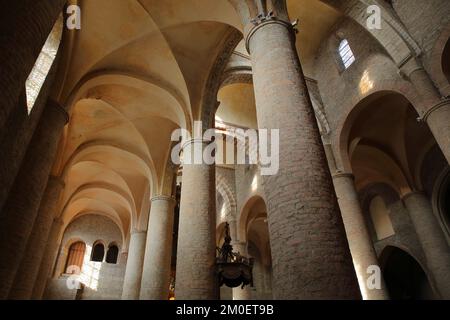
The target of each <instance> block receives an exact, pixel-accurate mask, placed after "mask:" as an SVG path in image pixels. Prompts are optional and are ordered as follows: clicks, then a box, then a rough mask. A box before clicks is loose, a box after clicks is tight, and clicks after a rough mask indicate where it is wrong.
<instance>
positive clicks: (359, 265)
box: [333, 173, 389, 300]
mask: <svg viewBox="0 0 450 320" xmlns="http://www.w3.org/2000/svg"><path fill="white" fill-rule="evenodd" d="M333 182H334V187H335V190H336V195H337V198H338V203H339V207H340V209H341V214H342V219H343V220H344V226H345V231H346V233H347V239H348V242H349V246H350V252H351V254H352V258H353V265H354V267H355V270H356V276H357V277H358V282H359V287H360V289H361V294H362V296H363V298H364V299H365V300H385V299H389V294H388V292H387V290H386V285H385V283H384V279H383V277H381V287H380V289H373V288H369V287H368V286H367V283H368V280H369V278H371V276H372V274H373V273H372V272H373V271H371V270H370V269H368V268H369V267H370V266H376V267H378V268H379V263H378V258H377V254H376V252H375V249H374V247H373V242H372V239H371V237H370V233H369V230H368V229H367V225H366V221H365V219H364V215H363V212H362V210H361V205H360V203H359V199H358V194H357V192H356V189H355V184H354V177H353V175H352V174H348V173H337V174H334V175H333ZM368 271H369V273H368ZM369 282H370V281H369Z"/></svg>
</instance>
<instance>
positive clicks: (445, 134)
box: [401, 59, 450, 163]
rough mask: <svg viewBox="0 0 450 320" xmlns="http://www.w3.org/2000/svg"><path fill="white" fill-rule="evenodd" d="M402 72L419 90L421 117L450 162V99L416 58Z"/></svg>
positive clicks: (403, 67) (404, 66)
mask: <svg viewBox="0 0 450 320" xmlns="http://www.w3.org/2000/svg"><path fill="white" fill-rule="evenodd" d="M401 72H402V74H403V75H405V76H406V77H407V78H408V79H409V80H410V81H411V83H412V84H413V85H414V87H415V88H416V90H417V93H418V94H419V96H420V97H421V100H422V101H421V102H422V105H421V106H416V108H418V110H419V114H420V116H421V117H420V119H421V120H422V121H424V122H426V123H427V124H428V126H429V128H430V130H431V132H432V133H433V136H434V138H435V139H436V142H437V143H438V145H439V147H440V148H441V150H442V153H443V154H444V156H445V158H446V159H447V161H448V163H450V99H448V98H447V99H445V98H443V97H441V94H440V93H439V90H438V89H437V88H436V87H435V85H434V84H433V81H432V80H431V79H430V77H429V75H428V73H427V72H426V71H425V69H424V68H423V66H422V65H421V64H420V62H418V61H417V60H416V59H410V60H409V61H408V62H407V63H406V64H405V65H403V66H402V68H401Z"/></svg>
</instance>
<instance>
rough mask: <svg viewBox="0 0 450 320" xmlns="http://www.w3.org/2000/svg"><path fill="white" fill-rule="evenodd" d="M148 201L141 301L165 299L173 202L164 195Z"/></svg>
mask: <svg viewBox="0 0 450 320" xmlns="http://www.w3.org/2000/svg"><path fill="white" fill-rule="evenodd" d="M151 202H152V204H151V208H150V217H149V220H148V229H147V244H146V245H145V258H144V271H143V273H142V282H141V295H140V298H141V300H167V299H168V298H169V285H170V271H171V270H170V267H171V258H172V239H173V219H174V207H175V203H176V202H175V199H174V198H172V197H167V196H157V197H154V198H152V200H151ZM192 231H193V232H195V231H194V230H192Z"/></svg>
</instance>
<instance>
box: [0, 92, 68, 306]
mask: <svg viewBox="0 0 450 320" xmlns="http://www.w3.org/2000/svg"><path fill="white" fill-rule="evenodd" d="M68 119H69V118H68V115H67V113H66V111H65V110H64V109H63V108H62V107H61V106H60V105H58V104H57V103H56V102H54V101H51V100H49V101H48V102H47V105H46V106H45V109H44V112H43V114H42V118H41V120H40V121H39V124H38V127H37V129H36V132H35V133H34V135H33V139H32V140H31V142H30V146H29V148H28V151H27V154H26V156H25V159H24V162H23V164H22V167H21V169H20V171H19V174H18V175H17V177H16V181H15V183H14V185H13V187H12V190H11V192H10V195H9V198H8V200H7V201H6V203H5V206H4V207H3V210H2V211H1V213H0V299H5V298H6V297H8V294H9V291H10V289H11V286H12V284H13V281H14V278H15V276H16V273H17V271H18V268H19V265H20V262H21V261H22V258H23V256H24V254H25V250H26V246H27V243H28V239H29V237H30V235H31V231H32V229H33V224H34V222H35V220H36V217H37V214H38V211H39V205H40V203H41V200H42V197H43V194H44V191H45V188H46V186H47V182H48V179H49V175H50V170H51V167H52V165H53V161H54V158H55V155H56V150H57V146H58V141H59V138H60V136H61V133H62V130H63V128H64V125H65V124H66V123H67V122H68ZM11 239H14V241H11Z"/></svg>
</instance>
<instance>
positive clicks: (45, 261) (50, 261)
mask: <svg viewBox="0 0 450 320" xmlns="http://www.w3.org/2000/svg"><path fill="white" fill-rule="evenodd" d="M62 227H63V221H62V220H61V219H59V218H57V219H54V220H53V224H52V227H51V230H50V235H49V236H48V240H47V246H46V248H45V252H44V256H43V257H42V261H41V265H40V267H39V272H38V276H37V279H36V281H35V283H34V288H33V293H32V295H31V299H33V300H40V299H42V297H43V295H44V291H45V287H46V285H47V281H48V279H49V278H50V277H51V272H52V269H53V266H54V264H55V260H56V256H57V255H58V237H59V234H60V233H61V229H62Z"/></svg>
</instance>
